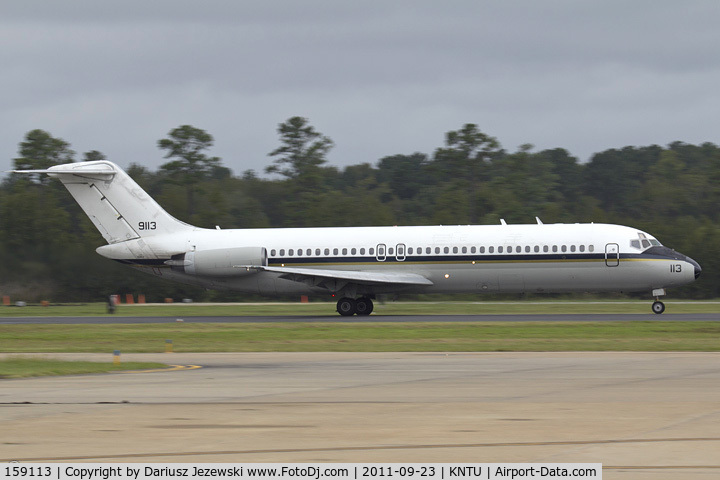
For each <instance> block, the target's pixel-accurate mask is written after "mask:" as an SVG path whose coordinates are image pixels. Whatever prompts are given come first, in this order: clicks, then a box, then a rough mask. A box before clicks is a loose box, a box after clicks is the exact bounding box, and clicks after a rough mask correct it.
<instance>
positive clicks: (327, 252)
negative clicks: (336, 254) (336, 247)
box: [325, 248, 330, 257]
mask: <svg viewBox="0 0 720 480" xmlns="http://www.w3.org/2000/svg"><path fill="white" fill-rule="evenodd" d="M328 255H330V249H329V248H326V249H325V256H326V257H327V256H328Z"/></svg>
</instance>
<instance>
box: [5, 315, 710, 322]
mask: <svg viewBox="0 0 720 480" xmlns="http://www.w3.org/2000/svg"><path fill="white" fill-rule="evenodd" d="M179 320H182V321H184V322H193V323H278V322H327V323H338V322H339V323H366V322H396V323H400V322H632V321H673V322H717V321H720V315H719V314H717V313H688V314H667V313H665V314H662V315H655V314H652V313H650V314H558V315H545V314H538V315H371V316H369V317H358V316H353V317H343V316H340V315H337V314H336V315H324V316H312V315H284V316H238V317H194V316H183V317H177V316H173V317H167V316H165V317H123V316H102V317H0V325H3V324H4V325H16V324H141V323H173V322H177V321H179Z"/></svg>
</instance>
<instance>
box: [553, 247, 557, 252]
mask: <svg viewBox="0 0 720 480" xmlns="http://www.w3.org/2000/svg"><path fill="white" fill-rule="evenodd" d="M557 251H558V248H557V245H553V253H557Z"/></svg>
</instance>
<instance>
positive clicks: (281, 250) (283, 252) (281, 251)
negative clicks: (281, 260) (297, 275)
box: [280, 248, 285, 257]
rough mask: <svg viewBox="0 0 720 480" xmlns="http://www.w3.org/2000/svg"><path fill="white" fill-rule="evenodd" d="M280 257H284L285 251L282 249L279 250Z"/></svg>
mask: <svg viewBox="0 0 720 480" xmlns="http://www.w3.org/2000/svg"><path fill="white" fill-rule="evenodd" d="M280 256H281V257H284V256H285V249H284V248H281V249H280Z"/></svg>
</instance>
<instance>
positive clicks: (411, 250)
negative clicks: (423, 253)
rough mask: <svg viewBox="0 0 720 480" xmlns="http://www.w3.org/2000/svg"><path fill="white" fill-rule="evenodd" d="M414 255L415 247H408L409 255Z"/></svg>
mask: <svg viewBox="0 0 720 480" xmlns="http://www.w3.org/2000/svg"><path fill="white" fill-rule="evenodd" d="M412 253H413V247H408V255H412Z"/></svg>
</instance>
